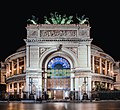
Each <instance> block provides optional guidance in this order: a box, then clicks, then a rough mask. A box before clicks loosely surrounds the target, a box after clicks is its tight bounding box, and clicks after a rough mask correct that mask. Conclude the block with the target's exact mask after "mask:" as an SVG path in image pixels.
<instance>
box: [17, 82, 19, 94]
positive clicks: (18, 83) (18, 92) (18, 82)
mask: <svg viewBox="0 0 120 110" xmlns="http://www.w3.org/2000/svg"><path fill="white" fill-rule="evenodd" d="M19 89H20V88H19V82H17V94H19Z"/></svg>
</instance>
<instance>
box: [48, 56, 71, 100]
mask: <svg viewBox="0 0 120 110" xmlns="http://www.w3.org/2000/svg"><path fill="white" fill-rule="evenodd" d="M69 91H70V63H69V62H68V60H67V59H65V58H63V57H60V56H56V57H54V58H52V59H51V60H50V61H49V62H48V64H47V92H48V97H49V98H50V99H64V98H66V97H69Z"/></svg>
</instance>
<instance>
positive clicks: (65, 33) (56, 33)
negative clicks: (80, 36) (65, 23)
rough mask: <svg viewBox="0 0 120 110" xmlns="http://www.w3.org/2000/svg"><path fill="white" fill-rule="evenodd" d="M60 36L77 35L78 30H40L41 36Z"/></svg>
mask: <svg viewBox="0 0 120 110" xmlns="http://www.w3.org/2000/svg"><path fill="white" fill-rule="evenodd" d="M59 36H66V37H70V36H72V37H76V36H77V30H41V31H40V37H59Z"/></svg>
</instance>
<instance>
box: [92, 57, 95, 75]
mask: <svg viewBox="0 0 120 110" xmlns="http://www.w3.org/2000/svg"><path fill="white" fill-rule="evenodd" d="M94 60H95V59H94V56H92V69H93V73H95V62H94Z"/></svg>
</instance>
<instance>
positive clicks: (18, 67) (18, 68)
mask: <svg viewBox="0 0 120 110" xmlns="http://www.w3.org/2000/svg"><path fill="white" fill-rule="evenodd" d="M19 69H20V68H19V59H17V74H19Z"/></svg>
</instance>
